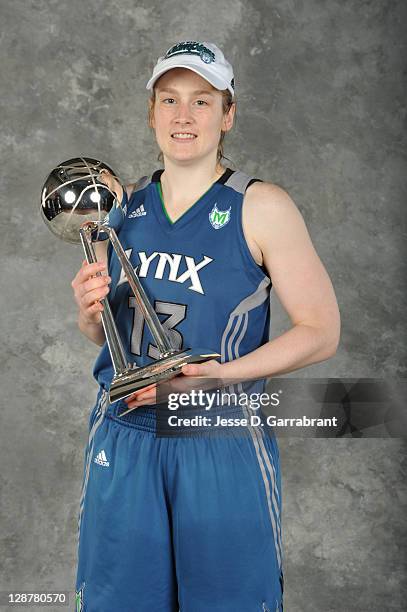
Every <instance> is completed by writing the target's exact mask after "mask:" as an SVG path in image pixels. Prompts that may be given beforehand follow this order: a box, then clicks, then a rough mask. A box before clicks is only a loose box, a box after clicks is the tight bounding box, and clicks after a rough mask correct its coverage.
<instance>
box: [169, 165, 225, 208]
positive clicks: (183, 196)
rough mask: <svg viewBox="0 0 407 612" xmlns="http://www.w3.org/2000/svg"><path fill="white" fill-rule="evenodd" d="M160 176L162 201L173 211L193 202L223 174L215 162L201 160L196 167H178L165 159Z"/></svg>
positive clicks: (220, 166) (222, 170) (220, 167)
mask: <svg viewBox="0 0 407 612" xmlns="http://www.w3.org/2000/svg"><path fill="white" fill-rule="evenodd" d="M164 160H165V164H164V167H165V169H164V172H163V173H162V174H161V187H162V192H163V199H164V202H165V205H166V207H167V208H170V209H173V210H174V211H176V210H179V209H182V208H183V207H184V206H187V205H188V204H191V203H193V202H195V201H196V200H197V199H198V198H199V197H200V196H201V195H202V194H203V193H205V191H207V190H208V189H209V187H210V186H211V185H212V184H213V183H214V182H215V181H217V180H218V178H219V177H220V176H221V175H222V174H223V173H224V171H225V168H224V167H223V166H222V165H221V164H219V163H216V160H215V161H214V160H212V159H210V160H201V161H200V162H199V164H196V165H184V166H183V165H179V164H176V163H174V162H172V161H171V160H168V159H165V158H164Z"/></svg>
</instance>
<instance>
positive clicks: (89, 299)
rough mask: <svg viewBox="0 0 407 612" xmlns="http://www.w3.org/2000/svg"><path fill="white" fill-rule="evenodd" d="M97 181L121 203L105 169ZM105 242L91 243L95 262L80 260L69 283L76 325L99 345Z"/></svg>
mask: <svg viewBox="0 0 407 612" xmlns="http://www.w3.org/2000/svg"><path fill="white" fill-rule="evenodd" d="M100 180H101V181H102V182H104V183H106V184H107V185H108V186H109V187H110V189H111V190H112V191H113V192H114V193H116V196H117V198H118V200H119V202H122V199H123V188H122V186H121V185H120V183H119V182H118V181H117V180H116V179H115V178H113V177H112V176H111V175H110V174H109V173H108V172H104V173H103V175H102V177H101V179H100ZM133 187H134V185H128V186H127V187H126V192H127V195H128V197H130V194H131V192H132V190H133ZM108 244H109V240H103V241H99V242H95V243H94V248H95V253H96V258H97V260H98V262H97V263H93V264H88V263H87V262H86V261H84V262H83V264H82V267H81V269H80V270H79V272H78V273H77V275H76V276H75V278H74V279H73V281H72V283H71V285H72V288H73V291H74V296H75V301H76V303H77V305H78V307H79V313H78V327H79V329H80V331H81V332H82V333H83V334H84V335H85V336H86V337H87V338H89V340H91V341H92V342H94V343H95V344H97V345H99V346H103V344H104V343H105V340H106V337H105V331H104V329H103V325H102V317H101V313H102V311H103V306H102V304H101V303H100V300H101V299H103V298H104V297H106V296H107V294H108V293H109V283H110V280H111V279H110V277H109V276H107V247H108ZM97 272H101V273H102V276H96V273H97Z"/></svg>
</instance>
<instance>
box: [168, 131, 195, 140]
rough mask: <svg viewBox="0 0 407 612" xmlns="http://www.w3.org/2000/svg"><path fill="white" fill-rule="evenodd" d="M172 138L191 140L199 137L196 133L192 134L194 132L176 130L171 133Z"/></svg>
mask: <svg viewBox="0 0 407 612" xmlns="http://www.w3.org/2000/svg"><path fill="white" fill-rule="evenodd" d="M171 138H173V139H174V140H182V141H191V140H195V138H197V135H196V134H192V132H174V133H173V134H171Z"/></svg>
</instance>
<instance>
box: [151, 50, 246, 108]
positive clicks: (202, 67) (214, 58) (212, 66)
mask: <svg viewBox="0 0 407 612" xmlns="http://www.w3.org/2000/svg"><path fill="white" fill-rule="evenodd" d="M171 68H189V69H190V70H193V71H194V72H196V73H197V74H199V75H200V76H201V77H203V78H204V79H206V80H207V81H208V82H209V83H210V84H211V85H213V86H214V87H215V88H216V89H220V90H223V89H228V90H229V91H230V93H231V94H232V97H233V98H234V96H235V80H234V76H233V68H232V66H231V64H230V63H229V62H228V61H227V59H225V56H224V55H223V53H222V51H221V50H220V49H219V47H217V46H216V45H214V44H213V43H209V42H197V41H190V40H187V41H184V42H179V43H176V44H175V45H173V46H172V47H170V48H169V49H168V51H167V53H166V54H165V55H163V56H162V57H159V58H158V60H157V63H156V65H155V66H154V70H153V75H152V77H151V79H150V80H149V81H148V83H147V86H146V89H153V86H154V83H155V82H156V81H157V79H158V78H159V77H160V76H161V75H162V74H164V72H167V70H171Z"/></svg>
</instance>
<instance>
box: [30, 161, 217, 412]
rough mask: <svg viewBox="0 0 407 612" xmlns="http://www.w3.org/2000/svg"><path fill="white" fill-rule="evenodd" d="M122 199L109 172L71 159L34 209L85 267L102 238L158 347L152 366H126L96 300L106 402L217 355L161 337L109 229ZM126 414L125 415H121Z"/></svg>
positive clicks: (106, 311)
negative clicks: (105, 355)
mask: <svg viewBox="0 0 407 612" xmlns="http://www.w3.org/2000/svg"><path fill="white" fill-rule="evenodd" d="M122 196H123V188H122V186H121V183H120V181H119V180H118V177H117V176H116V175H115V173H114V172H113V171H112V170H111V168H109V166H107V165H106V164H104V163H103V162H101V161H98V160H96V159H91V158H85V157H77V158H73V159H69V160H67V161H65V162H63V163H61V164H59V165H58V166H57V167H56V168H54V169H53V170H52V172H50V174H49V175H48V177H47V178H46V180H45V182H44V185H43V188H42V192H41V204H40V210H41V216H42V218H43V220H44V221H45V223H46V225H47V226H48V228H49V229H50V230H51V232H52V233H53V234H55V235H56V236H58V237H59V238H61V239H62V240H64V241H66V242H70V243H75V244H79V243H82V246H83V249H84V252H85V256H86V260H87V262H88V263H95V262H97V259H96V254H95V250H94V247H93V242H94V241H95V240H98V239H101V238H103V239H105V238H106V236H107V238H108V239H109V240H110V242H111V245H112V247H113V249H114V251H115V253H116V255H117V257H118V259H119V261H120V263H121V265H122V269H123V272H124V274H125V276H126V278H127V280H128V283H129V286H130V288H131V290H132V291H133V293H134V296H135V298H136V301H137V304H138V306H139V308H140V310H141V312H142V315H143V317H144V319H145V321H146V323H147V325H148V327H149V329H150V331H151V334H152V336H153V338H154V341H155V343H156V346H157V347H158V350H159V354H160V356H159V359H158V360H157V361H155V362H154V363H151V364H148V365H146V366H143V367H137V366H136V365H134V364H130V363H129V362H128V359H127V357H126V351H125V349H124V346H123V342H122V339H121V338H120V335H119V332H118V330H117V326H116V323H115V321H114V318H113V314H112V310H111V308H110V304H109V300H108V298H107V297H105V298H103V299H102V300H100V302H101V304H102V305H103V311H102V313H101V317H102V324H103V329H104V331H105V336H106V341H107V344H108V347H109V352H110V356H111V359H112V363H113V368H114V376H113V380H112V383H111V385H110V390H109V399H110V401H111V402H114V401H116V400H120V399H124V398H125V397H128V396H129V395H131V394H132V393H134V392H135V391H137V390H138V389H142V388H144V387H147V386H149V385H151V384H152V383H156V382H159V381H163V380H167V379H169V378H172V377H173V376H176V375H177V374H179V373H180V372H181V369H182V366H183V365H185V364H187V363H200V362H203V361H206V360H208V359H214V358H216V357H219V354H218V353H214V352H213V351H209V350H206V349H201V348H199V349H194V350H192V349H189V348H184V349H181V350H180V349H177V348H175V347H174V346H173V343H172V342H171V339H170V338H169V337H168V336H167V334H166V333H165V330H164V328H163V326H162V324H161V322H160V320H159V318H158V316H157V314H156V312H155V311H154V309H153V307H152V305H151V303H150V301H149V299H148V297H147V295H146V293H145V291H144V288H143V286H142V284H141V282H140V279H139V278H138V276H137V274H136V272H135V271H134V269H133V266H132V264H131V263H130V261H129V259H128V257H127V255H126V253H125V252H124V249H123V247H122V245H121V243H120V241H119V239H118V237H117V234H116V232H115V230H114V228H113V227H112V223H111V219H112V218H114V216H115V215H119V216H122V217H124V216H125V214H126V211H125V210H124V209H123V208H122V207H121V200H122ZM98 274H101V273H100V272H99V273H98ZM130 410H131V409H130ZM127 412H129V410H128V411H126V412H125V413H122V415H124V414H126V413H127ZM122 415H120V416H122Z"/></svg>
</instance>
